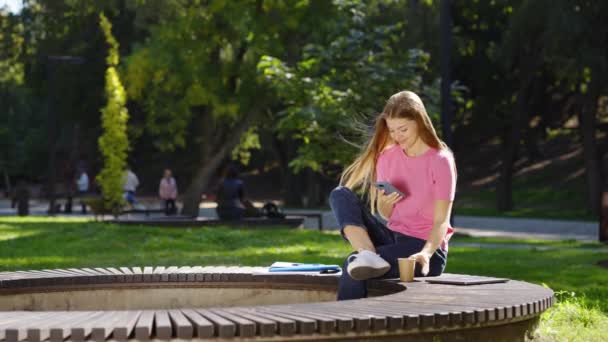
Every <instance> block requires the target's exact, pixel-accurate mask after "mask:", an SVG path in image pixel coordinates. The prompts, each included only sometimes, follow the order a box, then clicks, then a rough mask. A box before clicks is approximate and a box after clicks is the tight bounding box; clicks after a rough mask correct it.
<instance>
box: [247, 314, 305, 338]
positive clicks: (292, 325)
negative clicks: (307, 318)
mask: <svg viewBox="0 0 608 342" xmlns="http://www.w3.org/2000/svg"><path fill="white" fill-rule="evenodd" d="M239 310H240V311H244V312H247V313H250V314H252V315H256V316H258V317H262V318H264V319H269V320H272V321H274V322H276V323H277V324H278V326H277V329H278V333H279V335H281V336H293V335H294V334H295V333H296V328H297V324H296V320H294V319H291V318H285V317H281V316H277V315H274V314H271V313H266V312H263V311H258V310H255V309H253V308H239Z"/></svg>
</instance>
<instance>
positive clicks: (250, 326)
mask: <svg viewBox="0 0 608 342" xmlns="http://www.w3.org/2000/svg"><path fill="white" fill-rule="evenodd" d="M208 311H209V312H212V313H214V314H216V315H218V316H221V317H223V318H225V319H227V320H230V321H232V322H234V323H235V325H236V335H237V336H239V337H253V336H255V334H256V325H255V322H253V321H251V320H249V319H246V318H243V317H240V316H238V315H235V314H232V313H230V312H227V311H225V310H223V309H208ZM199 312H201V311H199ZM201 313H202V312H201Z"/></svg>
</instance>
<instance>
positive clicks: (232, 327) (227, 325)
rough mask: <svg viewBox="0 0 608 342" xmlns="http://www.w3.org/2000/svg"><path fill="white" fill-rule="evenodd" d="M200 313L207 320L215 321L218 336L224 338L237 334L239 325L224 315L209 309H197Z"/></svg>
mask: <svg viewBox="0 0 608 342" xmlns="http://www.w3.org/2000/svg"><path fill="white" fill-rule="evenodd" d="M196 311H197V312H198V313H199V314H200V315H202V316H203V317H204V318H206V319H207V320H209V321H211V322H213V324H214V325H215V331H216V334H217V336H219V337H222V338H228V337H233V336H235V335H236V331H237V325H236V323H234V322H232V321H229V320H227V319H225V318H224V317H222V316H219V315H217V314H215V313H213V312H211V311H209V310H203V309H201V310H196Z"/></svg>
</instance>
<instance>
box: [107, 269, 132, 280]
mask: <svg viewBox="0 0 608 342" xmlns="http://www.w3.org/2000/svg"><path fill="white" fill-rule="evenodd" d="M106 270H108V271H109V272H111V273H112V274H114V279H116V281H117V282H119V283H125V282H127V276H126V275H125V274H124V273H122V272H121V271H119V270H118V269H116V268H114V267H108V268H106Z"/></svg>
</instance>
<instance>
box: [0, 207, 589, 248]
mask: <svg viewBox="0 0 608 342" xmlns="http://www.w3.org/2000/svg"><path fill="white" fill-rule="evenodd" d="M30 203H31V204H30V213H31V215H46V210H47V208H48V205H47V202H46V201H38V200H32V201H31V202H30ZM74 209H75V212H76V214H72V215H69V216H70V217H76V216H82V215H79V214H78V212H79V209H80V207H79V206H75V207H74ZM299 211H301V210H297V209H292V210H286V213H288V214H290V215H297V214H298V212H299ZM304 211H305V212H311V211H313V210H310V209H307V210H304ZM319 213H322V214H323V229H325V230H332V229H333V230H335V229H338V225H337V223H336V220H335V218H334V216H333V214H332V212H331V211H329V210H325V211H321V210H319ZM2 215H15V209H11V208H10V203H9V201H8V200H0V216H2ZM200 215H201V216H209V217H215V216H216V214H215V208H213V206H210V205H208V204H207V205H202V206H201V209H200ZM91 217H92V216H91ZM454 226H455V228H456V231H457V232H458V233H461V234H466V235H470V236H473V237H501V238H515V239H540V240H577V241H597V239H598V234H599V231H598V230H599V224H598V223H597V222H585V221H566V220H547V219H524V218H502V217H477V216H461V215H456V216H455V217H454ZM304 227H306V228H311V229H317V228H318V220H317V219H316V218H314V217H308V218H306V219H305V220H304Z"/></svg>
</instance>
